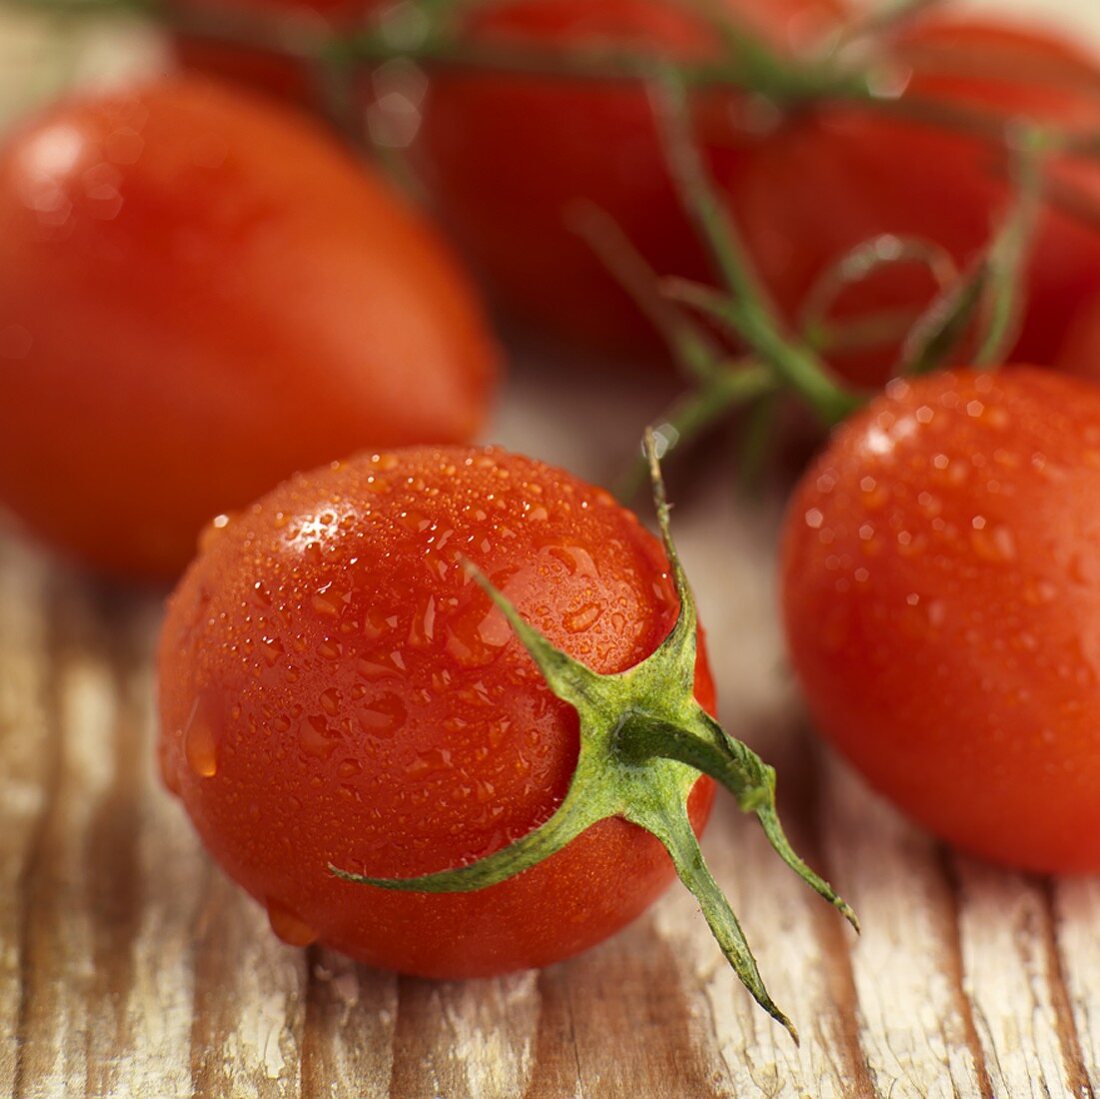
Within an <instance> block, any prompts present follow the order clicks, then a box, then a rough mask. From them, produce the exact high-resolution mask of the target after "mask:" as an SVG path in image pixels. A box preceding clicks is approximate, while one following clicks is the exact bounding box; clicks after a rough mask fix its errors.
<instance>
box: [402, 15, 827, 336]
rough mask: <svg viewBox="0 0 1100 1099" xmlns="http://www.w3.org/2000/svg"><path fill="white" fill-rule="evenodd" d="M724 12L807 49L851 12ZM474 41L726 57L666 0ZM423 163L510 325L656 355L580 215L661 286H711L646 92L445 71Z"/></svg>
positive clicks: (720, 110)
mask: <svg viewBox="0 0 1100 1099" xmlns="http://www.w3.org/2000/svg"><path fill="white" fill-rule="evenodd" d="M721 6H722V8H723V10H726V11H729V12H730V14H731V15H732V16H735V17H736V18H738V19H740V20H743V21H745V22H746V23H747V25H748V26H749V27H751V28H752V29H753V31H754V32H756V33H758V34H759V35H761V36H762V37H763V38H764V39H766V40H768V41H769V42H771V43H772V44H773V45H775V46H777V47H780V48H783V49H786V50H789V49H790V48H791V43H792V40H793V41H794V42H797V43H798V44H799V45H805V44H806V42H807V41H808V40H809V39H811V38H813V37H814V36H815V32H816V31H819V30H821V29H822V26H823V25H828V24H829V22H830V20H831V19H833V18H835V16H836V14H837V13H838V10H839V5H838V4H837V3H836V2H832V0H782V2H773V3H769V4H766V5H765V4H758V3H753V2H749V0H723V3H722V5H721ZM469 33H470V34H471V35H472V36H473V37H475V38H476V39H478V40H480V41H483V42H495V43H498V44H499V45H500V46H501V48H507V47H508V46H509V45H511V44H521V45H532V46H537V47H541V48H547V49H553V48H568V49H578V48H589V49H595V48H597V47H603V46H606V47H615V46H618V47H619V48H626V49H633V50H636V51H648V52H654V51H656V52H659V53H661V54H665V55H667V56H669V57H672V58H698V57H702V56H706V55H708V54H711V53H713V52H715V50H716V47H717V43H716V42H715V41H714V38H713V34H712V33H711V32H708V31H707V30H705V29H704V27H703V26H702V25H701V24H700V22H699V21H698V19H696V18H693V17H692V16H691V15H690V14H689V13H688V12H687V11H685V10H684V8H683V6H677V5H673V4H669V3H667V2H661V0H599V2H593V0H518V2H509V3H506V4H500V5H489V6H486V7H485V8H483V9H481V10H475V13H474V15H473V16H472V17H471V20H470V24H469ZM747 109H748V108H747V104H745V103H744V102H743V101H742V100H740V99H737V98H734V100H733V102H732V103H731V102H729V101H727V97H721V99H720V100H718V101H716V102H714V103H711V104H709V107H708V110H709V111H710V112H713V113H714V114H718V115H721V116H722V117H723V118H725V117H726V114H727V112H728V113H729V114H731V115H732V114H733V113H734V112H735V111H736V110H740V111H742V112H745V111H747ZM722 129H723V131H728V130H729V129H730V127H729V126H728V124H727V125H723V126H722ZM416 151H417V152H418V154H419V157H420V163H421V165H422V166H423V170H424V174H425V177H426V179H427V181H428V183H429V184H430V186H431V189H432V193H433V196H434V198H435V200H436V202H437V205H438V208H439V211H440V214H441V216H442V217H443V219H444V221H445V223H446V224H447V225H448V227H449V228H450V229H451V230H452V231H453V233H454V235H455V237H456V239H457V240H458V242H459V244H460V246H461V247H462V249H463V251H464V253H465V254H466V255H468V256H469V257H471V259H472V261H473V262H474V264H475V265H476V266H477V267H478V269H479V270H481V271H482V272H483V274H484V275H485V276H486V277H487V279H488V281H489V284H490V286H491V288H492V290H493V291H494V293H495V294H496V295H497V297H498V298H499V299H500V301H501V302H502V303H503V304H504V305H505V306H507V307H508V308H509V309H510V310H511V311H512V313H513V314H515V315H517V316H519V317H521V318H523V319H524V320H526V321H528V322H532V323H534V324H536V325H537V326H539V327H541V328H543V329H545V330H548V331H552V332H556V333H558V334H559V335H564V336H566V337H567V338H569V339H571V340H574V341H578V342H581V343H583V344H595V345H597V346H599V347H602V348H605V349H610V350H613V351H628V352H632V353H634V352H638V351H652V350H653V349H654V347H655V346H656V337H655V334H654V333H653V331H652V329H651V328H650V327H649V325H648V324H647V323H646V322H645V321H644V320H643V319H642V318H641V316H640V314H639V313H638V311H637V310H636V309H635V307H634V306H633V305H632V304H631V302H630V300H629V298H628V297H627V295H626V294H625V293H624V292H623V291H622V290H621V289H620V288H619V286H618V284H617V283H616V281H615V280H614V279H613V278H612V277H611V276H610V275H609V274H608V273H607V272H606V270H605V268H604V267H603V265H602V263H601V262H600V261H599V260H598V259H597V258H596V257H595V255H594V253H593V251H592V249H591V247H590V245H589V244H588V243H587V242H586V241H585V240H584V239H582V238H581V237H580V236H579V235H578V234H577V233H576V231H575V229H574V227H573V225H571V223H570V218H571V216H572V215H573V214H574V213H575V211H576V209H577V208H578V206H579V204H580V203H582V202H589V203H592V204H594V205H596V206H598V207H600V208H601V209H603V210H605V211H606V212H607V213H609V214H610V215H611V216H612V217H613V218H614V219H615V221H616V222H617V223H618V224H619V226H620V227H621V228H622V229H623V231H624V232H625V233H626V235H627V236H628V238H629V239H630V241H631V242H632V243H633V245H634V246H635V247H636V248H638V249H639V250H640V251H641V253H642V254H643V255H644V256H645V257H646V258H647V260H648V261H649V262H650V264H652V265H653V266H654V268H655V269H656V270H657V271H658V272H659V273H661V274H683V275H692V276H697V277H707V276H708V272H709V267H708V264H707V262H706V260H705V258H704V253H703V250H702V248H701V247H700V245H699V243H698V241H697V239H696V235H695V232H694V230H693V229H692V227H691V226H690V224H689V222H688V220H687V218H686V217H685V215H684V213H683V210H682V208H681V205H680V202H679V199H678V198H677V196H676V193H675V190H674V188H673V186H672V183H671V181H670V179H669V175H668V171H667V169H666V164H665V155H664V152H663V149H662V145H661V142H660V140H659V138H658V135H657V131H656V127H655V124H654V119H653V111H652V106H651V103H650V99H649V95H648V93H647V91H646V89H645V88H644V87H642V86H640V85H637V86H629V85H603V84H600V83H599V82H590V81H583V82H582V81H570V80H565V79H562V78H554V77H543V78H537V77H525V76H517V75H512V74H509V75H500V76H493V75H490V74H486V73H474V72H466V73H462V72H455V71H447V72H442V71H441V72H438V73H437V74H435V79H434V80H433V82H432V86H431V90H430V93H429V97H428V102H427V104H426V106H425V111H424V119H423V126H422V131H421V136H420V140H419V141H418V143H417V146H416ZM733 155H734V156H736V150H735V151H734V153H733Z"/></svg>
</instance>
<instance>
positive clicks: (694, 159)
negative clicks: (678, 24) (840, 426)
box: [656, 69, 862, 426]
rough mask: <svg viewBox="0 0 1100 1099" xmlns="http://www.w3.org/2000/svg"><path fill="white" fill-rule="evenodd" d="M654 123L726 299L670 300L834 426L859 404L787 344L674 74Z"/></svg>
mask: <svg viewBox="0 0 1100 1099" xmlns="http://www.w3.org/2000/svg"><path fill="white" fill-rule="evenodd" d="M656 108H657V117H658V121H659V123H660V127H661V134H662V137H663V139H664V143H665V149H666V150H667V156H668V162H669V167H670V169H671V172H672V178H673V181H674V182H675V184H676V187H677V190H678V191H679V194H680V198H681V201H682V202H683V205H684V209H685V210H686V211H687V213H688V215H689V216H690V217H691V218H692V220H693V221H694V222H695V226H696V228H697V229H698V231H699V235H700V237H701V239H702V240H703V241H704V242H705V243H706V245H707V246H708V248H709V249H710V252H711V255H712V257H713V259H714V262H715V265H716V266H717V268H718V271H719V273H720V275H721V277H722V281H723V282H724V283H725V286H726V289H727V291H728V295H723V294H721V293H719V292H718V291H715V290H712V289H710V288H709V287H703V286H699V285H698V284H696V283H692V282H689V281H686V280H683V279H672V280H669V281H667V282H666V283H665V284H664V285H665V287H666V290H667V292H668V294H669V296H670V297H672V298H674V299H675V300H678V301H682V302H685V303H687V304H689V305H691V306H693V307H695V308H696V309H699V310H700V311H702V312H704V313H706V314H708V315H710V316H712V317H714V318H716V319H717V320H719V321H722V322H723V323H724V324H725V325H726V326H727V327H729V328H731V329H732V330H733V331H734V332H735V333H736V334H737V335H738V336H739V337H740V338H742V339H743V340H744V341H745V343H747V344H748V345H749V348H750V349H751V350H752V352H753V353H754V354H755V355H756V357H757V358H759V360H760V361H761V362H762V363H763V364H764V365H766V366H768V367H769V368H771V369H772V370H773V371H774V372H775V374H776V376H777V377H778V378H779V379H780V380H781V381H782V382H784V383H785V384H786V385H787V386H789V387H790V388H791V389H793V390H794V391H795V392H797V393H798V394H799V395H800V396H801V397H803V398H804V399H805V401H806V402H807V403H808V404H809V405H810V407H811V408H812V409H813V410H814V411H815V413H816V414H817V415H818V417H819V418H820V419H821V420H822V421H823V422H824V423H825V424H827V425H830V426H831V425H832V424H835V423H838V422H839V421H840V420H842V419H844V418H845V417H846V416H847V415H848V414H849V413H850V412H852V411H853V410H854V409H855V408H857V407H858V406H859V404H860V403H862V401H861V398H860V397H859V396H857V395H856V394H855V393H853V392H852V391H850V390H848V389H847V388H846V387H845V386H843V385H842V384H841V383H840V382H838V381H837V380H836V379H834V378H833V377H832V376H831V375H830V373H829V370H828V367H827V366H826V365H825V363H824V362H823V361H822V360H821V359H819V358H818V357H817V356H816V355H815V354H814V352H813V351H812V350H811V349H810V348H809V347H807V346H805V345H802V344H799V343H796V342H794V341H793V340H791V339H789V338H788V337H787V336H786V335H785V333H783V331H782V330H781V328H780V325H779V323H778V321H777V320H776V316H777V313H776V310H775V307H774V305H773V304H772V303H771V301H770V299H769V297H768V294H767V291H766V290H765V289H764V287H763V284H762V283H761V282H760V280H759V278H758V277H757V275H756V272H755V271H754V270H753V267H752V263H751V261H750V260H749V257H748V253H747V251H746V249H745V246H744V244H743V243H742V241H741V236H740V233H739V232H738V231H737V227H736V226H735V225H734V222H733V219H732V218H731V216H730V214H729V210H728V209H727V207H726V205H725V204H724V203H723V202H722V201H721V200H720V199H719V197H718V194H717V191H716V189H715V187H714V184H713V182H712V180H711V178H710V175H709V173H708V172H707V169H706V166H705V165H704V164H703V158H702V155H701V154H700V151H699V147H698V145H697V144H696V143H695V141H694V139H693V136H692V127H691V117H690V114H689V110H688V102H687V90H686V88H685V86H684V84H683V83H682V81H681V80H680V79H679V76H678V74H676V73H675V72H673V71H671V70H668V69H666V70H665V71H664V72H663V73H662V78H661V82H660V84H659V86H658V89H657V97H656Z"/></svg>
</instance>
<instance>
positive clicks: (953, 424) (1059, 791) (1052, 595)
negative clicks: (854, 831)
mask: <svg viewBox="0 0 1100 1099" xmlns="http://www.w3.org/2000/svg"><path fill="white" fill-rule="evenodd" d="M1097 499H1100V389H1097V388H1096V387H1095V386H1094V385H1093V384H1091V383H1089V382H1086V381H1082V380H1080V379H1077V378H1070V377H1066V376H1064V375H1061V374H1058V373H1055V372H1052V371H1044V370H1038V369H1035V368H1030V367H1018V368H1010V369H1006V370H1004V371H1001V372H998V373H988V372H976V371H972V370H959V371H957V372H952V373H944V374H937V375H929V376H927V377H924V378H921V379H919V380H913V381H896V382H892V383H891V384H890V385H889V386H888V388H887V390H886V392H885V393H884V394H883V395H881V396H879V397H878V398H876V399H875V400H874V401H872V402H871V403H870V405H868V406H867V408H866V409H865V410H863V411H862V412H861V413H859V414H858V415H857V416H855V417H854V418H853V419H851V420H850V421H849V422H847V423H846V424H845V425H844V426H843V427H841V428H840V429H839V431H838V432H837V433H836V435H835V436H834V438H833V440H832V442H831V443H830V444H829V446H828V447H827V448H826V449H825V451H824V452H823V453H822V454H821V455H820V457H819V458H818V459H817V461H816V462H815V463H814V464H813V465H812V466H811V467H810V468H809V469H808V470H807V471H806V473H805V475H804V476H803V478H802V480H801V481H800V483H799V485H798V487H797V490H796V491H795V493H794V496H793V498H792V501H791V504H790V510H789V512H788V515H787V519H786V523H785V529H784V539H783V548H782V558H781V569H782V601H783V614H784V619H785V623H786V632H787V638H788V643H789V649H790V656H791V660H792V662H793V665H794V669H795V671H796V673H797V676H798V679H799V680H800V682H801V684H802V687H803V689H804V691H805V695H806V699H807V702H808V705H809V709H810V713H811V715H812V717H813V719H814V722H815V724H816V726H817V728H818V729H819V730H820V732H821V733H822V734H823V735H824V736H825V737H826V738H827V739H828V740H829V741H830V742H831V743H832V744H834V745H835V746H836V747H837V748H839V749H840V751H841V752H842V753H843V754H844V755H845V756H847V758H848V759H849V760H850V761H851V762H852V763H853V764H854V765H855V766H856V768H858V769H859V770H860V771H861V772H862V773H863V775H864V776H865V777H866V778H867V779H868V780H869V781H870V783H871V784H872V785H873V786H874V787H876V788H877V789H878V790H879V791H881V792H882V793H883V794H885V795H886V796H887V797H889V798H890V799H891V800H892V801H893V802H894V803H895V804H896V805H897V806H899V807H900V808H901V809H902V810H903V811H905V812H906V813H907V814H909V815H910V816H912V817H913V818H914V819H915V820H917V821H919V822H920V823H921V824H923V825H925V826H926V827H927V828H928V829H930V830H931V831H932V832H934V833H935V834H936V835H938V836H940V837H942V838H944V839H946V840H948V841H950V842H951V843H953V844H956V845H958V846H959V847H961V848H964V849H966V850H968V851H972V852H975V853H977V854H978V855H981V856H985V857H987V858H990V859H993V860H996V861H998V862H1002V863H1006V864H1008V865H1011V866H1015V867H1022V868H1024V869H1027V870H1035V871H1049V872H1077V871H1085V872H1089V871H1096V870H1100V739H1098V737H1097V730H1096V714H1097V712H1098V710H1100V567H1098V564H1097V563H1098V561H1100V513H1098V511H1097V507H1096V501H1097Z"/></svg>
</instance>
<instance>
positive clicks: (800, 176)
mask: <svg viewBox="0 0 1100 1099" xmlns="http://www.w3.org/2000/svg"><path fill="white" fill-rule="evenodd" d="M894 54H895V57H896V62H897V64H898V66H899V67H900V70H901V72H902V73H903V74H908V85H907V88H906V92H905V97H908V98H909V99H910V100H912V99H913V98H914V97H921V98H924V99H929V100H933V101H937V102H939V103H942V104H946V105H949V106H954V107H965V108H969V109H980V110H981V111H983V112H986V113H988V114H990V115H992V116H994V117H995V118H998V119H1001V120H1003V121H1005V122H1008V121H1011V120H1012V119H1014V118H1030V119H1033V120H1036V121H1039V122H1044V123H1047V124H1050V125H1055V126H1058V127H1061V128H1065V129H1069V130H1072V131H1076V132H1078V133H1082V134H1084V133H1094V132H1095V131H1096V130H1097V129H1098V128H1100V97H1098V96H1097V88H1098V87H1100V67H1098V66H1097V64H1096V62H1095V60H1094V59H1092V58H1090V57H1087V56H1086V55H1084V54H1083V53H1081V52H1080V51H1078V50H1077V49H1076V48H1075V47H1074V46H1072V45H1070V44H1069V43H1067V42H1065V41H1063V40H1062V39H1060V38H1057V37H1055V36H1053V35H1048V34H1043V33H1041V32H1038V31H1030V30H1029V31H1024V30H1014V29H1011V28H1010V27H1007V26H1002V25H1000V24H998V23H995V22H992V21H986V22H980V21H969V22H961V21H951V20H947V19H928V20H927V21H925V22H918V23H917V24H915V25H914V26H913V27H912V28H911V29H910V30H908V31H907V32H906V33H904V34H903V35H900V36H899V37H898V40H897V42H896V43H895V47H894ZM713 151H714V153H715V170H716V173H717V175H718V179H719V181H720V182H721V185H722V187H723V189H724V190H726V191H727V193H728V194H729V196H730V201H731V203H732V206H733V209H734V210H735V212H736V213H737V215H738V220H739V224H740V225H741V227H742V230H743V232H744V235H745V239H746V243H747V245H748V247H749V249H750V251H751V253H752V256H753V258H754V260H755V261H756V264H757V267H758V269H759V271H760V273H761V275H762V276H763V278H764V280H765V282H766V283H767V284H768V286H769V287H770V289H771V290H772V292H773V295H774V297H775V299H776V302H777V304H778V305H779V306H780V307H781V309H782V310H783V311H784V312H785V313H786V314H787V315H788V316H789V317H794V316H795V315H796V314H797V312H798V309H799V306H800V304H801V303H802V301H803V300H804V298H805V296H806V294H807V292H808V291H809V289H810V287H811V285H812V284H813V282H814V280H815V279H816V278H817V277H818V276H819V275H820V274H821V273H822V272H823V271H824V270H825V269H826V268H827V267H828V266H829V265H830V264H831V263H832V262H834V261H835V260H836V259H837V257H838V256H840V255H841V254H843V253H844V252H846V251H847V250H848V249H850V248H852V247H854V246H855V245H857V244H858V243H860V242H861V241H864V240H867V239H868V238H871V237H874V236H877V235H878V234H882V233H894V234H909V235H914V236H918V237H923V238H926V239H928V240H930V241H933V242H935V243H937V244H939V245H941V246H942V247H944V248H946V249H947V251H948V252H949V253H950V254H951V255H952V256H953V257H954V259H955V260H956V261H957V262H958V263H959V264H960V265H962V264H966V263H967V262H969V261H970V260H971V259H972V258H973V257H974V256H975V255H976V254H977V253H978V252H979V251H980V250H981V249H982V248H983V247H984V246H985V245H986V244H987V243H988V241H989V238H990V234H991V229H992V226H993V224H994V222H995V219H996V218H997V216H998V215H999V213H1000V212H1001V211H1002V210H1003V209H1004V208H1005V206H1006V204H1007V201H1008V197H1009V184H1008V159H1007V155H1006V154H1005V153H1004V152H1003V151H999V150H998V149H997V148H996V146H995V145H993V144H991V143H990V142H989V141H985V140H981V139H979V138H977V137H971V136H964V135H961V134H959V133H951V132H949V131H947V130H945V129H943V128H942V127H935V126H930V125H926V124H919V123H917V122H915V121H902V120H901V119H899V118H897V117H892V116H889V115H886V114H883V113H881V112H875V111H868V110H866V109H860V108H858V107H843V108H829V107H824V106H823V107H821V108H819V109H816V110H813V111H809V112H806V113H804V114H801V115H793V116H792V117H790V118H789V119H788V120H787V121H786V122H785V123H784V124H782V125H781V126H780V127H779V128H778V129H777V130H776V132H775V133H774V134H773V135H772V136H771V137H769V138H768V140H766V141H762V142H759V143H758V144H757V145H756V146H755V147H754V149H753V152H752V155H751V156H748V157H746V156H745V155H744V154H743V152H742V151H741V150H740V149H735V150H734V151H733V152H732V153H729V154H727V153H725V152H723V151H722V150H720V149H719V148H717V147H716V148H715V149H714V150H713ZM1047 172H1048V177H1049V178H1048V187H1049V190H1050V191H1052V192H1055V191H1057V192H1059V193H1060V194H1061V195H1062V197H1063V198H1068V200H1069V201H1070V202H1071V203H1072V204H1077V205H1083V206H1085V207H1089V206H1091V209H1092V212H1091V214H1086V215H1084V216H1080V217H1077V216H1071V215H1070V214H1069V213H1067V212H1066V211H1065V210H1063V209H1061V208H1060V207H1052V206H1049V205H1048V208H1047V209H1046V211H1045V212H1044V214H1043V215H1042V217H1041V220H1040V223H1039V225H1038V227H1037V231H1036V235H1035V240H1034V250H1033V254H1032V257H1031V260H1030V262H1029V263H1028V265H1027V274H1026V290H1027V295H1028V297H1027V313H1026V317H1025V324H1024V328H1023V331H1022V333H1021V336H1020V341H1019V343H1018V345H1017V348H1016V352H1015V358H1016V359H1017V361H1025V362H1036V363H1041V364H1044V365H1047V364H1050V363H1052V362H1053V361H1054V358H1055V356H1056V354H1057V351H1058V348H1059V345H1060V342H1061V339H1062V336H1063V333H1064V331H1065V327H1066V325H1067V323H1068V321H1069V318H1070V317H1071V316H1072V315H1073V313H1074V312H1075V311H1076V309H1077V308H1078V307H1079V306H1080V304H1081V302H1082V300H1084V299H1085V298H1086V297H1087V296H1089V294H1091V293H1092V292H1094V291H1096V290H1097V289H1100V164H1097V163H1096V162H1091V163H1090V162H1085V161H1079V162H1070V161H1069V160H1068V159H1066V158H1055V159H1053V160H1052V161H1051V162H1050V163H1049V164H1048V165H1047ZM934 292H935V285H934V283H933V280H932V278H931V276H930V275H929V273H928V272H927V271H926V270H924V269H923V268H920V267H917V266H907V267H899V268H894V269H891V270H889V271H885V272H882V273H880V274H879V275H877V276H875V277H873V278H872V279H871V280H869V281H868V282H865V283H862V284H860V285H858V286H857V287H854V288H853V289H851V290H850V291H848V292H847V293H846V294H844V295H842V296H841V298H840V300H839V301H838V303H837V315H838V316H839V317H844V316H846V315H847V316H851V315H852V314H859V313H866V312H869V311H875V310H889V309H903V310H909V311H916V310H918V309H919V308H920V307H921V306H922V305H923V304H924V303H925V302H927V301H928V300H930V298H931V296H932V294H933V293H934ZM892 361H893V349H892V348H891V347H890V346H887V347H886V348H884V349H879V350H878V351H877V352H874V353H870V354H862V355H851V356H847V357H841V358H840V359H838V360H837V363H836V365H837V366H839V367H840V368H841V369H842V370H843V371H844V373H845V374H847V375H848V376H849V377H850V378H852V379H853V380H856V381H859V382H863V383H870V384H875V383H881V381H883V380H884V372H885V369H886V368H887V367H888V366H889V365H890V364H891V362H892Z"/></svg>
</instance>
